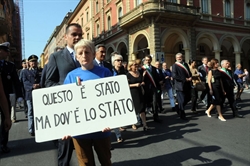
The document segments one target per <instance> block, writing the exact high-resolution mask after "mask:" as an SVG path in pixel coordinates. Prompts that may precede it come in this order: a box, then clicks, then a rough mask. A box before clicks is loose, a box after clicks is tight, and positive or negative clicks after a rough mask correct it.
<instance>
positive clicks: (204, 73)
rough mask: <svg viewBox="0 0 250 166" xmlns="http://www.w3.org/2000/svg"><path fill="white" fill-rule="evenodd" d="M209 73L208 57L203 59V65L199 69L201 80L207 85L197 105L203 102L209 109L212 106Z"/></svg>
mask: <svg viewBox="0 0 250 166" xmlns="http://www.w3.org/2000/svg"><path fill="white" fill-rule="evenodd" d="M208 71H209V67H208V59H207V57H203V58H202V65H200V66H199V67H198V72H199V73H200V79H201V81H202V82H204V83H205V85H206V90H204V91H202V93H201V95H200V97H199V99H198V101H197V103H201V102H202V100H203V101H204V104H205V105H206V106H207V108H208V107H209V106H210V101H211V95H210V93H209V87H208V83H207V74H208ZM205 97H206V100H205Z"/></svg>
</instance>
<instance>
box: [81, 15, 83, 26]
mask: <svg viewBox="0 0 250 166" xmlns="http://www.w3.org/2000/svg"><path fill="white" fill-rule="evenodd" d="M81 25H82V26H83V17H82V18H81Z"/></svg>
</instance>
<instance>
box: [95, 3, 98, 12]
mask: <svg viewBox="0 0 250 166" xmlns="http://www.w3.org/2000/svg"><path fill="white" fill-rule="evenodd" d="M95 9H96V13H98V12H99V5H98V1H96V3H95Z"/></svg>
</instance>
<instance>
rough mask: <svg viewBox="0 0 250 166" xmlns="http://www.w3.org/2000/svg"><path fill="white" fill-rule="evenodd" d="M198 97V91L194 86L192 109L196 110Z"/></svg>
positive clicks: (192, 90)
mask: <svg viewBox="0 0 250 166" xmlns="http://www.w3.org/2000/svg"><path fill="white" fill-rule="evenodd" d="M197 98H198V91H196V90H195V89H194V88H192V89H191V101H192V103H191V110H192V111H196V104H197Z"/></svg>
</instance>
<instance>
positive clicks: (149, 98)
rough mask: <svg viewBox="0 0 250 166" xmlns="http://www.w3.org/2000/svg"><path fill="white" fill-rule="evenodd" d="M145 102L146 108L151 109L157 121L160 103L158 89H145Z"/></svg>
mask: <svg viewBox="0 0 250 166" xmlns="http://www.w3.org/2000/svg"><path fill="white" fill-rule="evenodd" d="M144 90H145V95H144V97H145V102H146V107H151V108H152V110H153V113H154V115H153V117H154V119H157V118H158V117H159V115H158V103H157V89H155V88H145V89H144Z"/></svg>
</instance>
